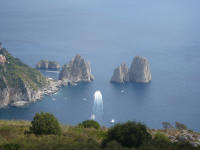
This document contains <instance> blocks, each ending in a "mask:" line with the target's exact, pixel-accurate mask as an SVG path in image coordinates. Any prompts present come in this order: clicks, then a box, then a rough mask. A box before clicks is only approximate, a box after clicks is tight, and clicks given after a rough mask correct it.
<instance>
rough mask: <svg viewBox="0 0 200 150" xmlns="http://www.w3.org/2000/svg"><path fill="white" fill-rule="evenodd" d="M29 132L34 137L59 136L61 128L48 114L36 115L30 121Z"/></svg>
mask: <svg viewBox="0 0 200 150" xmlns="http://www.w3.org/2000/svg"><path fill="white" fill-rule="evenodd" d="M30 132H31V133H34V134H36V135H41V134H57V135H59V134H61V127H60V125H59V122H58V121H57V119H56V118H55V117H54V116H53V115H52V114H49V113H44V112H42V113H36V114H35V116H34V118H33V121H31V127H30Z"/></svg>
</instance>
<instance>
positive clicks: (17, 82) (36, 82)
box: [0, 48, 61, 108]
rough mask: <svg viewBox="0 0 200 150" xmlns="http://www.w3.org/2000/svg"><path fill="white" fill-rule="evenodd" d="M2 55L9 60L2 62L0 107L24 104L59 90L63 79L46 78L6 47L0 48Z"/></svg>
mask: <svg viewBox="0 0 200 150" xmlns="http://www.w3.org/2000/svg"><path fill="white" fill-rule="evenodd" d="M0 55H2V56H4V57H5V58H6V59H7V60H8V61H6V62H4V64H1V63H0V108H2V107H6V106H8V105H12V106H22V105H24V104H26V103H31V102H34V101H36V100H39V99H41V98H42V96H43V95H48V94H52V93H54V92H57V91H58V90H59V86H61V81H53V80H50V79H48V78H45V77H44V76H43V75H42V74H41V73H40V72H39V71H38V70H36V69H33V68H31V67H29V66H27V65H26V64H24V63H23V62H21V61H20V60H19V59H17V58H15V57H13V56H12V55H11V54H9V53H8V51H7V50H6V49H4V48H1V49H0Z"/></svg>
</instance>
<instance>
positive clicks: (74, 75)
mask: <svg viewBox="0 0 200 150" xmlns="http://www.w3.org/2000/svg"><path fill="white" fill-rule="evenodd" d="M93 79H94V76H93V75H92V73H91V67H90V62H86V61H85V60H84V59H83V58H82V57H81V56H80V55H76V56H75V57H74V58H72V60H71V61H70V62H69V63H68V64H65V65H64V66H63V67H62V70H61V72H60V74H59V80H62V82H63V83H64V84H75V83H78V82H91V81H93Z"/></svg>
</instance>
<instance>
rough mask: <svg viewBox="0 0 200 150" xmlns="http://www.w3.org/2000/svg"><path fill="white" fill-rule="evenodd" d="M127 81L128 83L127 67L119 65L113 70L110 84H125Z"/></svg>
mask: <svg viewBox="0 0 200 150" xmlns="http://www.w3.org/2000/svg"><path fill="white" fill-rule="evenodd" d="M128 81H129V71H128V66H127V65H126V64H121V65H120V66H118V67H117V68H116V69H115V70H114V72H113V76H112V78H111V82H114V83H125V82H128Z"/></svg>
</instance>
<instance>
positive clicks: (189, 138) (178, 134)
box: [150, 129, 200, 147]
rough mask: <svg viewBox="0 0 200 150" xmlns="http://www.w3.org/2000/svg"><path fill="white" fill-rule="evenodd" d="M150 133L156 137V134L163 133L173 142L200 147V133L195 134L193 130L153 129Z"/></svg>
mask: <svg viewBox="0 0 200 150" xmlns="http://www.w3.org/2000/svg"><path fill="white" fill-rule="evenodd" d="M150 133H151V134H152V135H153V136H154V135H155V134H156V133H162V134H164V135H166V136H167V137H168V138H169V139H170V141H171V142H173V143H177V142H183V143H190V144H191V145H192V146H194V147H197V146H200V133H198V132H194V131H192V130H186V129H184V130H178V129H167V130H164V129H163V130H161V129H157V130H156V129H151V130H150Z"/></svg>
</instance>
